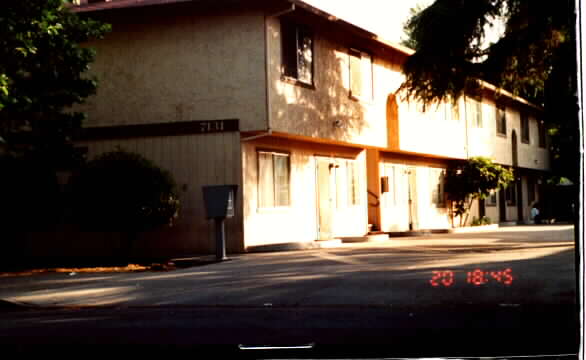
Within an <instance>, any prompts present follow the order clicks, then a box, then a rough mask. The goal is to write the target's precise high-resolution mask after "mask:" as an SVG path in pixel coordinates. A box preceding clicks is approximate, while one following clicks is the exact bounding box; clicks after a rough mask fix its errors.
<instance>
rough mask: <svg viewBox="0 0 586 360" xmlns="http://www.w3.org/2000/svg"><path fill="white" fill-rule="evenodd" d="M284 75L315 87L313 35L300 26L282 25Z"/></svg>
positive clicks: (292, 24)
mask: <svg viewBox="0 0 586 360" xmlns="http://www.w3.org/2000/svg"><path fill="white" fill-rule="evenodd" d="M281 40H282V56H283V64H282V69H283V75H284V76H285V77H287V78H290V79H294V80H297V81H299V82H301V83H303V84H306V85H313V34H312V33H311V31H310V30H309V29H307V28H305V27H302V26H300V25H297V24H294V23H290V22H286V21H283V22H282V23H281Z"/></svg>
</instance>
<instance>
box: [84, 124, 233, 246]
mask: <svg viewBox="0 0 586 360" xmlns="http://www.w3.org/2000/svg"><path fill="white" fill-rule="evenodd" d="M83 145H85V146H88V155H89V157H90V158H93V157H94V156H96V155H98V154H101V153H104V152H107V151H111V150H115V149H116V148H117V147H120V148H122V149H124V150H127V151H132V152H136V153H139V154H142V155H143V156H145V157H146V158H148V159H150V160H152V161H153V162H154V163H155V164H157V165H159V166H160V167H162V168H164V169H166V170H168V171H170V172H171V174H172V175H173V177H174V178H175V181H176V183H177V186H178V189H179V191H180V193H179V196H180V200H181V213H180V216H179V219H178V221H177V223H176V225H175V226H174V227H172V228H167V229H164V230H162V231H159V232H153V233H150V234H146V235H145V239H144V241H143V245H142V249H140V251H144V252H145V254H146V253H152V254H161V253H169V254H174V255H175V256H176V255H177V254H186V255H189V254H194V253H202V252H203V253H211V252H213V250H214V237H213V235H214V234H213V231H214V229H213V221H212V220H209V221H208V220H206V219H205V209H204V204H203V194H202V186H203V185H223V184H236V185H238V186H239V194H238V198H237V206H236V213H235V217H234V218H232V219H228V220H226V225H227V228H226V232H227V247H228V251H230V252H241V251H243V246H242V243H243V239H242V206H241V205H238V202H240V203H241V202H242V165H241V158H240V134H239V133H238V132H231V133H219V134H206V135H189V136H168V137H153V138H141V139H128V140H103V141H92V142H85V143H83Z"/></svg>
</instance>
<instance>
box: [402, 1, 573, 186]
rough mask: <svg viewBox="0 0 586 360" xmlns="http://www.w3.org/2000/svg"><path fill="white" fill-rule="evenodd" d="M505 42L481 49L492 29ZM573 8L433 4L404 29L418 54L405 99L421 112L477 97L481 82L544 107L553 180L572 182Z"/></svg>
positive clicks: (568, 4)
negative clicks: (499, 28) (422, 106)
mask: <svg viewBox="0 0 586 360" xmlns="http://www.w3.org/2000/svg"><path fill="white" fill-rule="evenodd" d="M497 21H501V22H502V23H504V34H503V36H502V37H501V38H500V39H499V40H498V41H497V42H496V43H493V44H488V45H486V44H485V41H484V40H485V37H486V33H487V31H488V29H490V27H491V26H493V25H494V24H496V23H497ZM575 24H576V14H575V3H574V0H562V1H559V2H556V3H555V4H553V3H551V2H547V1H531V0H436V1H435V2H434V3H433V4H432V5H431V6H429V7H428V8H426V9H424V10H422V11H420V12H417V13H416V14H415V15H414V16H413V17H412V18H411V19H410V20H409V21H408V23H407V24H406V27H405V28H406V33H407V34H408V35H409V36H410V39H409V43H410V44H411V46H412V47H414V50H415V51H416V52H415V54H413V55H412V56H411V57H409V59H408V60H407V61H406V63H405V64H404V72H405V75H406V80H405V82H404V84H403V86H402V89H403V90H404V91H405V96H406V97H409V98H412V99H415V100H419V101H422V102H424V103H426V104H430V103H434V102H438V101H442V100H446V99H457V98H458V97H460V96H462V95H464V94H471V93H472V94H473V93H475V92H476V91H478V90H479V81H478V80H484V81H487V82H489V83H491V84H493V85H496V86H498V87H500V88H502V89H505V90H507V91H510V92H512V93H513V94H515V95H518V96H521V97H523V98H526V99H527V100H529V101H531V102H533V103H535V104H537V105H539V106H542V107H543V108H544V109H545V114H544V119H543V120H544V121H545V125H546V127H547V128H548V130H549V134H550V137H551V146H550V150H551V152H552V156H553V167H554V171H555V173H556V174H558V175H559V176H564V177H567V178H569V179H571V180H572V181H574V182H577V180H578V154H579V151H578V144H579V141H578V136H579V133H578V105H577V97H576V91H577V90H576V89H577V84H576V72H577V70H576V69H577V67H576V66H577V65H576V43H575V38H576V37H575Z"/></svg>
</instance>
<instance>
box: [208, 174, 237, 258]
mask: <svg viewBox="0 0 586 360" xmlns="http://www.w3.org/2000/svg"><path fill="white" fill-rule="evenodd" d="M237 191H238V185H210V186H204V187H203V202H204V205H205V208H206V214H207V218H208V220H209V219H214V223H215V227H216V259H217V260H219V261H222V260H228V258H227V257H226V228H225V226H224V220H225V219H226V218H231V217H234V208H235V206H236V194H237Z"/></svg>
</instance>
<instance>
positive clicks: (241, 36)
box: [82, 6, 266, 130]
mask: <svg viewBox="0 0 586 360" xmlns="http://www.w3.org/2000/svg"><path fill="white" fill-rule="evenodd" d="M174 9H175V8H174V7H173V6H168V7H164V8H162V10H161V7H150V8H145V9H131V11H125V12H115V13H108V14H107V15H102V17H103V20H104V21H106V22H109V23H112V25H113V30H112V32H111V33H110V34H108V35H107V36H106V38H105V39H104V40H101V41H98V42H95V43H93V44H90V45H91V46H93V47H95V48H96V49H97V54H98V55H97V59H96V62H95V63H94V64H93V65H92V68H91V73H92V74H95V75H97V76H98V78H99V84H100V85H99V89H98V94H97V95H96V96H92V97H91V98H90V99H89V101H88V103H87V105H85V106H83V107H82V110H84V111H87V112H88V114H89V121H88V123H87V124H86V125H87V126H100V125H114V124H138V123H157V122H173V121H188V120H214V119H229V118H236V119H240V127H241V130H260V129H266V90H265V51H264V27H263V26H264V25H263V24H264V17H263V15H262V13H260V12H258V13H257V12H252V11H249V12H246V11H241V12H238V13H218V12H217V11H216V12H211V13H203V14H200V13H198V12H197V11H198V10H197V8H195V7H194V8H189V7H182V8H180V9H181V11H179V10H174Z"/></svg>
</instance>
